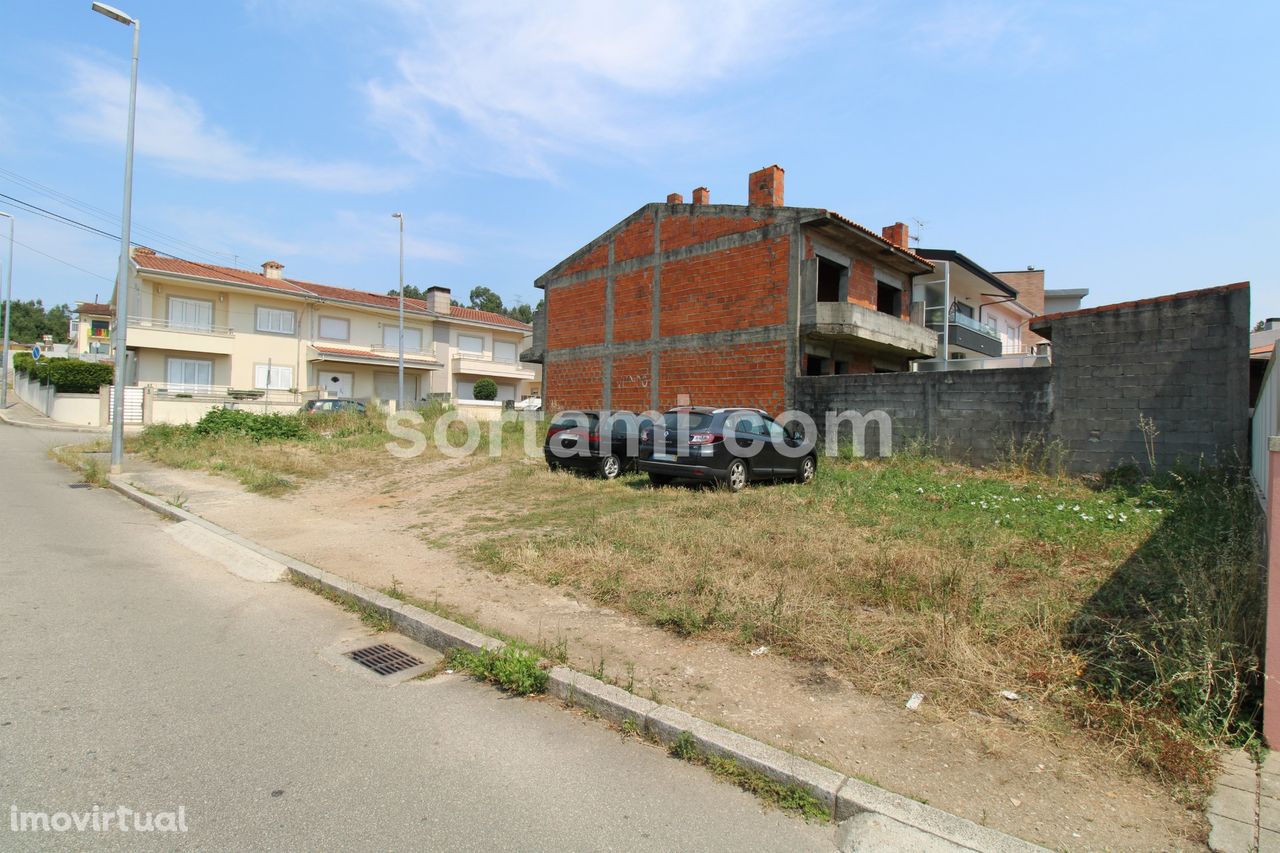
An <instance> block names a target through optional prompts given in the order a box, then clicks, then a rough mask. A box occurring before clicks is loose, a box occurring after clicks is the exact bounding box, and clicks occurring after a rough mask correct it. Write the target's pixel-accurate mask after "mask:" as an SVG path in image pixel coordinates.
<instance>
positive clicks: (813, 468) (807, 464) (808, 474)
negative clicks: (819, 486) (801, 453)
mask: <svg viewBox="0 0 1280 853" xmlns="http://www.w3.org/2000/svg"><path fill="white" fill-rule="evenodd" d="M817 473H818V463H817V462H815V461H814V459H813V457H812V456H806V457H805V458H803V459H801V460H800V473H799V474H797V475H796V480H797V481H799V482H801V483H812V482H813V478H814V476H815V475H817Z"/></svg>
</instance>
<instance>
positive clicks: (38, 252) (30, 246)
mask: <svg viewBox="0 0 1280 853" xmlns="http://www.w3.org/2000/svg"><path fill="white" fill-rule="evenodd" d="M13 242H14V245H16V246H21V247H22V248H24V249H30V250H31V251H33V252H35V253H36V254H37V255H44V256H45V257H46V258H48V259H49V260H51V261H57V262H58V263H60V264H64V265H66V266H69V267H71V268H72V269H73V270H79V271H80V272H82V273H84V274H85V275H91V276H93V277H94V278H100V279H102V280H103V281H106V282H110V283H111V284H115V282H116V280H115V279H114V278H107V277H106V276H105V275H100V274H99V273H96V272H93V271H92V270H87V269H85V268H84V267H78V266H76V265H75V264H73V263H71V262H70V261H64V260H63V259H62V258H59V257H56V256H54V255H51V254H49V253H48V252H42V251H41V250H39V249H37V248H36V247H35V246H32V245H29V244H27V243H24V242H22V241H21V240H14V241H13Z"/></svg>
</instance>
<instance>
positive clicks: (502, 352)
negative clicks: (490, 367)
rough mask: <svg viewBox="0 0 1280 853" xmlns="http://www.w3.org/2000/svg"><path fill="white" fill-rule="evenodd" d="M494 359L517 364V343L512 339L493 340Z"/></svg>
mask: <svg viewBox="0 0 1280 853" xmlns="http://www.w3.org/2000/svg"><path fill="white" fill-rule="evenodd" d="M493 360H494V361H505V362H508V363H510V364H515V361H516V345H515V344H513V343H511V342H510V341H494V342H493Z"/></svg>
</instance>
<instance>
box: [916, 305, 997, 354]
mask: <svg viewBox="0 0 1280 853" xmlns="http://www.w3.org/2000/svg"><path fill="white" fill-rule="evenodd" d="M938 311H939V312H940V311H941V309H938ZM928 325H929V328H930V329H933V330H934V331H935V332H937V333H938V334H939V335H941V334H942V323H941V321H934V322H931V323H929V324H928ZM947 337H948V343H950V345H951V346H953V347H960V348H961V349H967V350H970V351H971V352H977V353H982V354H983V355H985V356H988V357H998V356H1000V355H1003V354H1004V343H1003V341H1001V340H1000V335H999V333H997V332H995V331H993V330H992V329H990V328H988V327H986V326H984V325H983V324H981V323H979V322H978V321H977V320H975V319H973V318H972V317H966V316H965V315H963V314H953V315H952V316H951V328H950V329H948V330H947Z"/></svg>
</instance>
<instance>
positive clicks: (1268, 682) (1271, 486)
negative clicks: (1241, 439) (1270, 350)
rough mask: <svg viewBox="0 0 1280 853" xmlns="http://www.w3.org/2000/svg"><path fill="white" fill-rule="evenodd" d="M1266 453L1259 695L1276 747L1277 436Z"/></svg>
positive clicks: (1279, 678) (1279, 674)
mask: <svg viewBox="0 0 1280 853" xmlns="http://www.w3.org/2000/svg"><path fill="white" fill-rule="evenodd" d="M1269 441H1270V447H1269V452H1268V454H1267V457H1268V459H1267V521H1266V531H1267V653H1266V661H1265V663H1264V666H1263V672H1264V673H1265V677H1264V681H1263V694H1262V738H1263V740H1265V741H1266V742H1267V746H1269V747H1271V748H1272V749H1276V748H1277V747H1280V436H1271V437H1270V438H1269Z"/></svg>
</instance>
